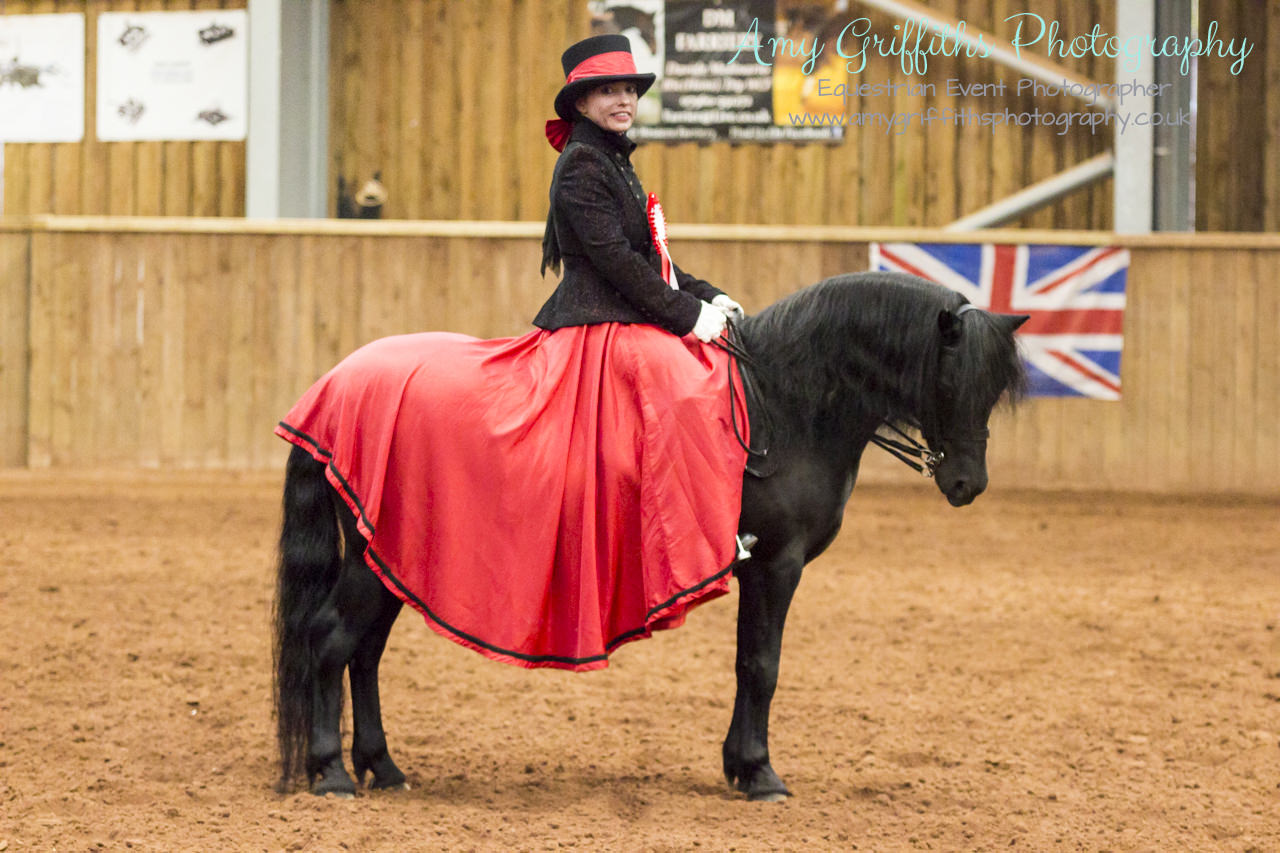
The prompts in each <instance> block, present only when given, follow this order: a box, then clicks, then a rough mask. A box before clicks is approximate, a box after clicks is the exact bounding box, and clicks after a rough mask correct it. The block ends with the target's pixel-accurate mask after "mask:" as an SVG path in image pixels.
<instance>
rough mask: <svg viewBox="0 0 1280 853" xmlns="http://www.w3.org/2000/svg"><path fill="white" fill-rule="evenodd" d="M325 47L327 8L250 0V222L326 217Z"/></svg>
mask: <svg viewBox="0 0 1280 853" xmlns="http://www.w3.org/2000/svg"><path fill="white" fill-rule="evenodd" d="M328 50H329V4H328V3H324V2H313V0H249V139H248V143H247V147H248V150H247V152H246V175H245V179H246V182H247V186H246V187H245V208H246V210H245V212H246V215H247V216H249V217H251V218H264V219H276V218H279V217H322V216H324V215H325V214H326V199H327V189H328V171H327V167H328V87H329V80H328V61H327V58H328Z"/></svg>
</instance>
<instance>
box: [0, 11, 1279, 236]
mask: <svg viewBox="0 0 1280 853" xmlns="http://www.w3.org/2000/svg"><path fill="white" fill-rule="evenodd" d="M246 2H247V0H0V14H23V13H30V12H84V13H85V14H86V15H87V20H86V23H87V29H86V36H87V39H86V74H87V80H86V84H87V89H86V91H87V95H88V97H87V102H86V104H85V120H86V132H87V136H86V139H85V141H84V142H81V143H65V144H57V145H38V144H16V143H9V144H6V145H5V146H4V198H3V211H4V213H5V214H6V215H31V214H44V213H57V214H106V215H144V216H151V215H164V216H242V215H243V213H244V204H245V201H244V199H245V189H244V184H245V146H244V143H242V142H113V143H105V142H99V141H97V140H96V139H95V138H94V119H95V114H94V111H95V106H94V101H93V98H94V91H95V86H94V81H95V73H96V50H97V44H96V31H97V16H98V15H99V14H100V13H101V12H104V11H122V10H130V9H140V10H164V9H170V10H184V9H199V8H242V7H244V6H245V5H246ZM316 2H322V0H316ZM814 2H823V0H814ZM331 3H332V16H331V50H330V75H331V79H330V96H331V97H330V112H331V115H330V128H331V140H330V163H331V175H330V180H329V190H330V194H331V205H332V207H331V209H336V181H337V178H338V176H339V175H343V176H345V177H347V178H348V179H349V180H352V181H355V182H362V181H363V180H365V179H367V178H368V177H370V176H371V175H372V174H373V173H374V172H376V171H380V172H381V173H382V177H383V180H384V183H385V184H386V185H387V187H388V190H389V192H390V197H389V200H388V202H387V205H386V208H385V210H384V215H385V216H386V217H387V218H395V219H431V220H435V219H482V220H518V221H537V220H540V219H542V218H543V217H544V216H545V214H546V191H547V185H548V182H549V177H550V173H551V168H552V165H553V163H554V159H555V158H554V153H553V152H552V151H551V149H550V148H548V147H547V146H546V145H545V143H543V142H542V124H543V122H544V121H545V119H546V118H548V117H549V116H550V113H551V110H550V103H551V100H552V98H553V96H554V94H555V92H556V91H557V89H558V88H559V83H560V75H561V72H560V69H559V52H560V50H561V49H562V48H563V47H564V46H565V45H567V44H569V43H570V42H572V41H574V40H576V39H578V38H580V37H582V36H584V35H586V34H587V33H588V32H589V29H590V22H589V20H588V13H587V4H586V0H569V2H565V0H467V2H452V0H331ZM927 5H928V6H929V7H930V8H932V9H935V10H936V11H938V12H941V13H943V14H950V15H952V16H955V17H957V18H961V19H963V20H965V21H966V22H967V23H968V24H970V25H971V26H974V27H979V28H983V29H986V30H988V31H993V32H995V33H996V34H997V35H1003V36H1005V37H1007V36H1009V35H1010V33H1009V32H1008V28H1009V25H1008V24H1005V23H1004V19H1005V18H1007V17H1008V16H1009V15H1012V14H1014V13H1016V12H1022V11H1031V12H1037V13H1039V14H1041V15H1043V16H1044V17H1045V18H1046V19H1052V20H1057V21H1059V22H1060V24H1061V26H1062V29H1063V31H1064V32H1066V31H1079V32H1087V31H1088V30H1089V29H1091V27H1092V25H1093V23H1095V22H1097V23H1101V24H1103V25H1104V27H1105V26H1106V25H1108V22H1110V21H1112V20H1113V18H1114V6H1115V0H1081V2H1075V0H1070V2H1068V0H930V2H928V4H927ZM864 13H866V10H865V8H864V7H860V6H858V5H857V4H856V3H854V4H852V5H851V6H850V11H849V12H848V13H847V14H848V15H850V16H851V17H852V16H856V15H861V14H864ZM869 16H870V17H871V18H872V20H873V21H874V26H875V27H876V30H877V31H878V32H886V33H889V32H892V26H893V24H892V21H890V20H889V19H888V18H886V17H884V16H882V15H879V14H878V13H869ZM1211 20H1216V21H1218V23H1219V27H1220V33H1221V34H1225V35H1226V36H1227V37H1233V36H1235V37H1239V36H1241V35H1245V34H1247V35H1248V37H1249V38H1250V39H1251V40H1253V41H1254V43H1255V49H1254V52H1253V54H1252V55H1251V56H1250V58H1249V59H1248V61H1247V62H1246V63H1245V65H1244V69H1243V71H1242V73H1241V74H1239V75H1233V74H1231V72H1230V69H1229V63H1228V62H1224V61H1221V60H1215V61H1212V62H1203V63H1202V64H1201V66H1200V72H1199V99H1198V109H1199V116H1198V137H1197V151H1196V156H1197V164H1196V178H1197V188H1196V211H1197V212H1196V224H1197V228H1199V229H1200V230H1209V231H1276V230H1278V229H1280V160H1278V158H1280V4H1276V3H1266V2H1265V0H1204V2H1202V3H1201V4H1200V21H1201V26H1202V27H1207V25H1208V22H1209V21H1211ZM1065 64H1066V65H1067V66H1069V67H1071V68H1072V69H1073V70H1075V71H1076V72H1078V73H1080V74H1082V75H1084V76H1086V77H1089V78H1092V79H1095V80H1100V81H1109V80H1111V79H1113V77H1114V70H1113V68H1112V67H1111V61H1110V60H1106V59H1102V58H1096V57H1087V58H1085V59H1080V60H1070V59H1068V60H1066V61H1065ZM1018 76H1019V75H1018V74H1017V73H1015V72H1013V71H1010V70H1008V69H1004V68H1002V67H1000V66H997V65H995V64H994V63H992V62H990V61H988V60H963V61H954V60H947V59H942V58H934V60H933V64H932V65H931V67H930V69H929V71H928V74H927V77H928V79H929V80H930V81H934V82H936V83H939V84H941V83H942V82H943V81H945V80H946V79H948V78H956V79H960V80H964V81H966V83H970V84H971V83H993V82H998V81H1000V80H1005V81H1007V82H1010V83H1012V82H1013V81H1015V80H1017V79H1018ZM860 79H861V80H862V81H864V82H881V81H884V80H888V81H893V82H902V81H903V80H904V79H905V78H904V77H903V75H902V73H901V72H900V71H899V70H898V69H897V68H896V66H895V64H894V63H893V61H891V60H890V59H885V58H879V57H877V58H876V59H874V60H873V62H872V64H871V66H869V68H868V69H867V70H866V71H864V72H863V73H862V75H860ZM930 106H939V107H952V108H959V107H965V108H969V109H978V110H1003V109H1004V108H1006V107H1008V108H1009V109H1012V110H1014V111H1024V110H1031V109H1035V108H1039V109H1042V110H1061V109H1068V110H1071V109H1077V108H1078V104H1077V102H1075V101H1071V100H1069V99H1062V98H1045V97H1032V96H1027V95H1024V96H1021V97H1018V96H1015V95H1012V94H1010V95H1008V96H1006V97H999V96H994V95H990V96H985V97H952V96H949V95H947V94H946V93H945V87H944V86H939V90H938V92H937V94H936V95H935V96H934V97H932V98H926V97H916V98H913V97H907V96H897V97H889V96H884V97H880V98H855V99H853V100H851V101H850V104H849V110H850V111H881V110H897V111H899V112H918V111H920V110H923V109H927V108H928V107H930ZM1110 141H1111V137H1110V134H1109V132H1107V133H1099V134H1097V135H1091V134H1090V133H1088V132H1087V131H1081V130H1072V131H1070V132H1069V133H1066V134H1063V135H1059V134H1058V132H1057V130H1056V129H1055V128H1038V129H1030V128H1019V129H1010V128H1005V129H1000V130H997V131H996V132H995V133H992V132H990V131H989V130H983V129H981V128H978V127H961V128H957V127H954V126H950V125H935V126H933V127H930V128H928V129H925V130H920V129H918V128H916V129H913V130H912V131H910V132H908V133H904V134H901V135H892V134H890V135H886V134H884V133H883V132H880V131H878V130H874V129H856V128H851V129H849V130H848V133H847V135H846V138H845V139H844V140H843V141H842V142H839V143H837V144H832V145H823V144H808V145H791V144H776V145H766V144H741V145H731V144H728V143H716V144H713V145H697V144H683V145H660V144H650V145H648V146H645V147H644V148H643V149H642V150H641V151H640V152H638V153H637V155H636V162H637V166H638V168H639V170H640V174H641V176H642V178H643V179H644V181H645V183H646V185H647V186H649V187H650V188H651V189H653V190H655V191H657V192H660V193H661V194H662V196H663V200H664V203H665V205H666V207H667V209H668V211H669V213H670V215H671V217H672V219H673V221H679V222H691V223H758V224H801V225H839V226H851V225H869V226H882V225H898V226H939V225H943V224H945V223H947V222H950V221H952V220H954V219H956V218H958V217H960V216H962V215H965V214H967V213H970V212H972V211H973V210H975V209H977V208H980V207H982V206H983V205H985V204H988V203H990V202H992V201H994V200H996V199H998V198H1001V197H1003V196H1005V195H1007V194H1009V193H1011V192H1014V191H1016V190H1018V189H1020V188H1022V187H1024V186H1026V185H1027V184H1029V183H1032V182H1034V181H1037V180H1040V179H1043V178H1046V177H1048V176H1050V175H1052V174H1054V173H1056V172H1058V171H1060V170H1062V169H1064V168H1067V167H1068V166H1070V165H1072V164H1075V163H1078V162H1081V161H1083V160H1085V159H1087V158H1088V157H1090V156H1091V155H1093V154H1096V153H1098V152H1100V151H1104V150H1106V149H1107V148H1108V147H1109V145H1110ZM1111 192H1112V184H1111V182H1110V181H1104V182H1103V183H1101V184H1098V185H1096V186H1095V187H1094V188H1092V189H1090V190H1088V191H1083V192H1079V193H1076V194H1074V195H1072V196H1070V197H1069V198H1067V199H1064V200H1062V201H1060V202H1058V203H1056V204H1054V205H1052V206H1050V207H1048V208H1046V209H1044V210H1042V211H1039V212H1036V213H1033V214H1030V215H1028V216H1026V217H1024V218H1023V219H1022V220H1020V221H1019V222H1018V223H1016V224H1017V225H1019V226H1026V227H1034V228H1072V229H1081V228H1086V229H1107V228H1110V227H1111Z"/></svg>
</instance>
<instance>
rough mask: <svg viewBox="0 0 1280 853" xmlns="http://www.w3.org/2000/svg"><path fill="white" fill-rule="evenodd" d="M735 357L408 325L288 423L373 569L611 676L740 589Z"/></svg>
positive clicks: (559, 659)
mask: <svg viewBox="0 0 1280 853" xmlns="http://www.w3.org/2000/svg"><path fill="white" fill-rule="evenodd" d="M733 369H735V368H734V366H733V365H732V363H731V362H729V360H728V358H727V356H725V355H724V353H722V352H720V351H719V350H717V349H715V348H713V347H710V346H706V345H702V344H699V343H697V342H696V341H694V340H693V339H692V338H684V339H681V338H676V337H674V336H673V335H670V334H668V333H666V332H664V331H662V330H660V329H657V328H654V327H651V326H642V325H622V324H604V325H597V326H582V327H570V328H565V329H560V330H557V331H555V332H546V331H535V332H530V333H529V334H527V335H524V336H522V337H518V338H509V339H501V340H488V341H486V340H477V339H475V338H468V337H464V336H461V335H452V334H445V333H425V334H416V335H405V336H400V337H394V338H387V339H384V340H381V341H376V342H374V343H372V344H369V345H368V346H366V347H364V348H362V349H360V350H358V351H356V352H355V353H353V354H352V355H351V356H349V357H348V358H347V359H346V360H344V361H343V362H342V363H341V364H339V365H338V366H337V367H335V368H334V369H333V370H332V371H330V373H328V374H327V375H326V376H324V377H323V378H321V379H320V380H319V381H318V382H317V383H316V384H315V385H314V386H313V387H312V388H311V389H310V390H309V391H307V393H306V394H305V395H304V396H303V397H302V399H301V400H300V401H299V402H298V403H297V405H296V406H294V408H293V409H292V410H291V411H290V412H289V414H288V415H287V416H286V417H285V419H284V420H283V421H282V422H281V424H280V426H279V427H278V428H277V430H276V431H277V433H278V434H280V435H281V436H282V437H283V438H285V439H287V440H288V441H291V442H293V443H294V444H296V445H298V446H300V447H303V448H306V449H307V450H308V451H309V452H310V453H311V454H312V456H314V457H315V458H316V459H320V460H322V461H325V462H328V463H329V467H328V471H329V478H330V481H331V482H332V483H333V484H334V485H335V487H336V488H338V490H339V491H340V492H341V493H342V494H343V496H344V497H345V499H346V500H347V502H348V504H349V505H350V506H351V508H352V509H353V511H355V512H356V513H357V515H358V517H359V518H360V526H361V531H362V532H363V533H364V535H365V536H366V537H367V538H369V539H370V548H369V551H368V552H367V554H366V560H367V562H368V563H369V565H370V567H371V568H372V569H373V570H374V571H375V572H377V573H378V574H379V576H380V577H381V578H382V579H383V581H384V583H386V585H387V587H388V588H389V589H391V591H392V592H394V593H395V594H396V595H398V596H400V597H401V598H402V599H403V600H405V601H406V602H408V603H409V604H411V605H412V606H414V607H415V608H417V609H418V610H419V611H420V612H422V613H423V615H424V616H425V617H426V620H427V623H428V624H429V625H430V626H431V627H432V628H433V629H434V630H436V631H437V632H439V633H441V634H443V635H445V636H447V637H449V638H451V639H453V640H455V641H456V642H459V643H461V644H462V645H465V646H468V647H470V648H473V649H475V650H477V651H479V652H481V653H482V654H484V655H486V656H488V657H491V658H494V659H496V660H501V661H505V662H508V663H513V664H517V665H521V666H527V667H540V666H552V667H559V668H564V669H596V668H600V667H604V666H606V665H607V655H608V654H609V652H611V651H612V650H613V649H614V648H616V647H617V646H619V645H621V644H622V643H624V642H627V641H629V640H632V639H639V638H641V637H645V636H648V635H649V634H650V633H651V632H652V631H654V630H658V629H661V628H668V627H675V626H676V625H679V624H680V623H681V622H683V620H684V615H685V613H686V611H687V610H688V609H690V608H691V607H693V606H695V605H696V604H699V603H701V602H703V601H706V600H709V599H711V598H715V597H717V596H719V595H722V594H724V593H725V592H726V591H727V590H728V582H729V579H728V572H727V567H728V566H729V565H730V563H731V562H732V561H733V559H734V555H735V547H734V533H735V531H736V530H737V517H738V513H739V510H740V506H741V499H742V492H741V489H742V474H743V469H744V466H745V464H746V455H745V452H744V451H743V450H742V448H741V447H740V446H739V444H738V441H737V440H736V438H735V437H734V435H733V428H732V423H731V420H730V395H729V381H728V380H729V371H730V370H733ZM735 386H736V387H739V388H740V387H741V385H740V384H737V383H736V382H735ZM733 405H734V406H736V407H737V420H738V423H739V424H745V423H746V412H745V407H744V406H743V404H742V401H741V400H736V401H734V402H733Z"/></svg>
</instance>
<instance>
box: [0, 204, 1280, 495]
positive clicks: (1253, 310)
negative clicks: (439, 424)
mask: <svg viewBox="0 0 1280 853" xmlns="http://www.w3.org/2000/svg"><path fill="white" fill-rule="evenodd" d="M219 223H222V224H219ZM1023 233H1024V232H1013V231H1007V232H1000V233H995V234H989V235H987V236H988V237H990V238H991V239H996V240H1006V241H1012V242H1017V241H1018V240H1019V239H1031V240H1038V241H1046V240H1049V241H1053V240H1059V241H1072V242H1082V243H1100V242H1106V241H1108V240H1111V239H1114V238H1113V237H1111V236H1109V235H1099V234H1067V235H1057V234H1046V233H1029V234H1026V235H1025V237H1020V236H1019V235H1020V234H1023ZM673 236H674V238H675V239H676V240H678V241H679V246H680V256H681V259H682V262H683V263H685V264H686V265H687V266H688V267H689V268H691V269H695V270H697V271H698V272H699V273H700V274H702V275H705V276H706V277H707V278H708V279H709V280H711V281H713V282H716V283H720V284H722V285H723V286H725V287H727V288H728V289H730V291H731V292H733V293H734V294H735V295H737V296H738V297H739V298H740V299H741V301H742V302H743V303H744V304H745V305H746V306H747V308H748V309H749V310H758V309H759V308H761V307H763V306H764V305H766V304H768V303H769V302H772V301H773V300H775V299H777V298H779V297H780V296H782V295H784V294H786V293H788V292H791V291H792V290H795V289H796V288H798V287H801V286H803V285H805V284H808V283H811V282H814V281H817V280H819V279H821V278H823V277H825V276H827V275H831V274H835V273H839V272H847V271H851V270H858V269H864V268H865V266H866V258H867V249H866V247H867V242H868V241H869V240H876V239H879V240H913V239H914V240H947V239H955V235H947V234H941V233H938V232H915V231H886V230H879V231H868V230H851V229H849V230H839V231H837V230H826V231H822V232H820V233H817V234H814V233H805V232H802V231H799V230H797V229H786V228H779V229H771V230H766V229H754V230H753V229H750V228H741V229H737V230H728V229H724V228H710V227H708V228H701V229H699V228H697V227H686V228H684V229H683V230H676V231H675V232H674V234H673ZM1125 242H1126V244H1127V245H1129V246H1130V247H1131V250H1132V253H1133V266H1132V272H1131V276H1130V285H1129V308H1128V311H1127V314H1126V318H1125V336H1126V337H1125V353H1124V358H1123V369H1122V376H1123V382H1124V389H1125V390H1124V397H1123V400H1122V401H1120V402H1117V403H1106V402H1097V401H1088V400H1074V399H1038V400H1033V401H1031V402H1029V403H1028V404H1027V405H1026V406H1024V407H1023V408H1021V409H1019V410H1018V411H1017V412H1016V413H1014V414H1012V415H1010V414H1001V415H1000V416H999V417H998V419H997V420H996V421H995V422H994V423H993V438H992V444H991V467H992V476H993V479H994V481H995V482H999V483H1006V484H1018V485H1022V486H1028V487H1060V486H1064V487H1073V488H1103V489H1123V490H1145V491H1159V492H1246V493H1265V494H1272V495H1280V452H1278V449H1280V381H1278V380H1280V287H1277V282H1278V281H1280V239H1277V238H1274V237H1271V238H1266V237H1259V238H1251V239H1250V240H1248V241H1245V240H1241V239H1237V240H1235V241H1234V242H1232V241H1231V240H1230V239H1229V238H1224V237H1223V236H1217V237H1215V236H1211V235H1208V236H1203V237H1181V238H1179V237H1145V238H1137V237H1134V238H1126V240H1125ZM27 245H29V249H28V248H27V247H26V246H27ZM538 245H539V243H538V229H537V228H536V226H530V225H520V224H513V223H505V224H503V223H495V224H484V223H422V224H412V223H403V224H396V223H328V224H317V225H305V224H301V223H295V224H287V225H280V226H277V227H275V228H273V229H265V228H263V227H261V226H245V225H242V224H238V223H235V222H231V221H227V220H194V221H191V222H189V223H187V224H182V223H165V222H163V221H159V222H157V221H149V220H132V221H124V222H117V221H114V220H102V221H97V220H76V219H64V218H51V219H49V220H47V221H41V222H37V223H33V224H32V225H31V227H30V229H29V230H28V231H26V232H23V231H20V230H14V229H13V228H11V229H10V230H9V231H0V269H3V270H4V271H5V272H6V273H10V274H6V275H4V276H2V277H0V301H2V302H3V305H4V307H5V309H6V311H5V314H4V318H5V319H4V322H5V324H6V325H5V327H4V332H5V340H4V343H3V345H2V346H0V376H3V377H5V385H4V392H3V395H4V403H5V410H6V414H5V415H4V416H3V417H2V419H0V427H2V428H3V433H0V449H3V451H4V455H3V460H2V461H3V464H5V465H15V464H19V465H20V464H23V463H24V462H25V463H27V464H30V465H31V466H36V467H43V466H61V467H81V468H83V467H104V466H107V467H124V468H231V469H244V468H276V467H277V466H279V465H280V464H281V461H282V458H283V450H284V445H283V443H282V442H280V441H279V440H278V439H275V438H274V437H273V436H272V435H271V430H272V427H273V425H274V424H275V422H276V420H277V419H278V418H279V417H280V416H281V415H282V414H283V413H284V412H285V411H286V410H287V409H288V408H289V406H290V405H291V404H292V403H293V402H294V400H295V399H296V398H297V397H298V396H299V395H300V394H301V393H302V391H303V390H305V389H306V387H307V386H308V385H309V384H310V383H311V382H312V381H314V379H315V378H317V377H318V376H319V375H320V374H321V373H323V372H324V371H325V370H327V369H328V368H329V367H331V366H332V365H333V364H334V363H336V362H337V361H338V360H339V359H340V358H341V357H342V356H344V355H345V354H346V353H348V352H350V351H351V350H352V349H354V348H355V347H356V346H358V345H360V344H361V343H364V342H366V341H368V340H370V339H373V338H376V337H379V336H383V335H388V334H395V333H400V332H408V331H420V330H425V329H441V330H451V331H458V332H464V333H468V334H473V335H478V336H482V337H498V336H503V335H512V334H518V333H521V332H524V331H527V330H528V329H529V328H530V327H529V319H530V318H531V317H532V316H533V315H534V313H535V312H536V310H537V307H538V306H539V305H540V304H541V302H542V300H543V299H544V298H545V297H546V295H547V294H548V293H549V292H550V290H551V288H552V283H551V282H550V281H545V282H544V281H541V280H540V279H539V278H538V276H537V263H538V258H539V250H538ZM28 255H29V269H30V278H29V279H27V280H24V279H23V276H22V275H21V273H22V271H23V270H24V264H27V263H28ZM12 273H17V274H12ZM24 288H25V289H26V292H28V293H29V294H30V296H29V297H27V296H26V295H24V293H20V292H18V291H19V290H22V289H24ZM24 305H25V306H27V313H28V317H29V319H28V320H27V321H26V326H27V328H28V334H29V351H30V363H29V365H25V368H26V370H27V374H26V375H27V376H28V379H27V381H26V382H25V383H23V382H21V381H19V382H17V383H13V382H11V381H10V380H11V379H12V378H13V377H14V376H15V375H17V374H21V373H22V372H23V370H24V361H23V359H24V358H25V353H26V351H27V347H22V346H17V345H15V344H14V343H13V342H12V340H11V339H10V335H11V334H20V333H21V330H22V328H23V325H24V324H23V321H22V320H21V319H17V318H16V316H15V315H14V314H11V313H10V309H12V310H13V311H14V312H18V313H20V309H21V307H22V306H24ZM24 388H25V391H26V396H25V399H24V398H23V394H22V390H23V389H24ZM10 406H16V407H17V408H18V409H19V410H25V411H20V412H19V413H14V412H13V410H11V409H10ZM24 429H25V430H26V432H25V433H23V430H24ZM865 476H866V477H868V478H870V479H873V480H887V481H891V482H909V481H910V480H911V477H912V476H914V475H909V472H906V471H905V470H904V469H902V468H901V466H899V465H897V463H895V462H893V461H892V460H891V459H889V458H888V457H887V456H883V455H882V454H877V453H871V454H870V455H869V460H868V463H867V466H866V468H865ZM904 478H905V479H904Z"/></svg>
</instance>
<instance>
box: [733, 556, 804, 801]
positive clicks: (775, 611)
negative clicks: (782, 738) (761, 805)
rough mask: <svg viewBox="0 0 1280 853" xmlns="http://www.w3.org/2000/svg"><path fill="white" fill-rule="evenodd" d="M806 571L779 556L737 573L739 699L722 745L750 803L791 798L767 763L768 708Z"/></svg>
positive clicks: (795, 560) (800, 561)
mask: <svg viewBox="0 0 1280 853" xmlns="http://www.w3.org/2000/svg"><path fill="white" fill-rule="evenodd" d="M803 567H804V558H803V556H802V555H800V554H794V555H791V554H780V555H777V556H775V557H773V558H772V559H771V560H767V561H763V560H761V561H758V560H756V559H752V560H750V561H748V562H746V563H744V564H743V565H742V567H741V568H739V570H738V587H739V592H740V597H739V601H738V658H737V665H736V671H737V676H738V693H737V697H736V698H735V700H734V703H733V722H732V723H731V724H730V726H729V735H728V737H726V738H725V741H724V775H725V778H726V779H727V780H728V782H729V784H730V785H734V784H736V786H737V788H738V790H739V791H742V792H744V793H745V794H746V795H747V798H748V799H751V800H764V801H770V802H775V801H778V800H783V799H785V798H786V797H788V796H790V795H791V792H790V791H788V790H787V786H786V785H784V784H783V782H782V780H781V779H780V778H778V774H777V773H775V772H774V770H773V767H772V766H771V765H770V763H769V705H770V703H771V702H772V700H773V691H774V688H776V687H777V685H778V659H779V657H780V656H781V654H782V628H783V625H784V623H785V622H786V619H787V609H788V607H790V605H791V596H792V594H793V593H794V592H795V589H796V585H797V584H798V583H799V582H800V572H801V570H802V569H803Z"/></svg>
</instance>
